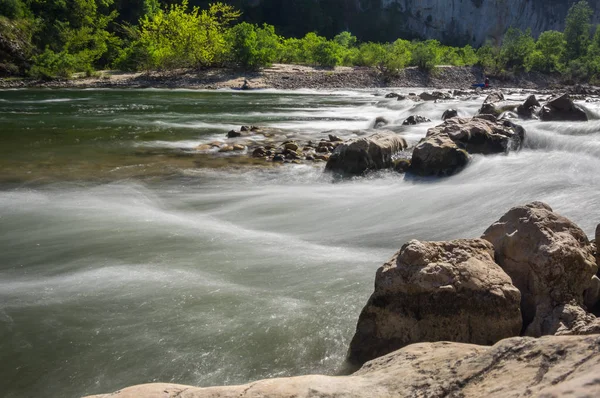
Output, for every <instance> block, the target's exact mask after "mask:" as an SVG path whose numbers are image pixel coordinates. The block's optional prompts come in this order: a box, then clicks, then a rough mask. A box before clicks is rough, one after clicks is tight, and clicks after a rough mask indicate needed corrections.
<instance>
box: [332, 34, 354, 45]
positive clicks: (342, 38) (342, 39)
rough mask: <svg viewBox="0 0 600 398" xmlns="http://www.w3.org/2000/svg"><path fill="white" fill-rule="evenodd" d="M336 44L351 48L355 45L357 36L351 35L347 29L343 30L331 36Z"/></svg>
mask: <svg viewBox="0 0 600 398" xmlns="http://www.w3.org/2000/svg"><path fill="white" fill-rule="evenodd" d="M333 41H335V42H336V43H337V44H339V45H340V46H342V47H344V48H351V47H354V46H355V45H356V42H357V38H356V36H352V33H350V32H348V31H344V32H342V33H340V34H338V35H336V36H335V37H334V38H333Z"/></svg>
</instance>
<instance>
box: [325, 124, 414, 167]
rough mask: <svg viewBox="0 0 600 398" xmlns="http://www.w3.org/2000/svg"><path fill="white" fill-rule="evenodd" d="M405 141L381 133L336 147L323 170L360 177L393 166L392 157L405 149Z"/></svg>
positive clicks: (387, 133) (394, 135)
mask: <svg viewBox="0 0 600 398" xmlns="http://www.w3.org/2000/svg"><path fill="white" fill-rule="evenodd" d="M406 147H407V144H406V140H405V139H404V138H402V137H401V136H399V135H398V134H396V133H394V132H381V133H376V134H373V135H371V136H369V137H364V138H356V139H353V140H350V141H348V142H346V143H344V144H341V145H338V146H337V148H336V149H335V151H334V152H333V154H332V155H331V157H330V158H329V160H328V162H327V165H326V166H325V170H327V171H331V172H334V173H337V174H342V175H361V174H364V173H365V172H367V171H371V170H381V169H388V168H392V167H393V166H394V164H393V162H392V156H393V155H395V154H396V153H398V152H400V151H402V150H404V149H406Z"/></svg>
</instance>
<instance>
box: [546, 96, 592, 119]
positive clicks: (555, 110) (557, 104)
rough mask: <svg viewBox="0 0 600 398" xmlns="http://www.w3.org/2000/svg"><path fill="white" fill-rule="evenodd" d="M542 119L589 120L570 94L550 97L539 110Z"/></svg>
mask: <svg viewBox="0 0 600 398" xmlns="http://www.w3.org/2000/svg"><path fill="white" fill-rule="evenodd" d="M539 116H540V119H541V120H542V121H545V122H550V121H571V122H577V121H579V122H587V120H588V117H587V114H586V113H585V111H584V110H583V109H582V108H581V107H579V106H577V105H575V103H574V102H573V100H572V99H571V97H569V94H562V95H557V96H554V97H552V98H550V99H549V100H548V101H546V103H544V105H543V106H542V109H541V110H540V112H539Z"/></svg>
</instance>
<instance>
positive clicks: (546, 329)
mask: <svg viewBox="0 0 600 398" xmlns="http://www.w3.org/2000/svg"><path fill="white" fill-rule="evenodd" d="M482 238H483V239H486V240H488V241H489V242H491V243H492V244H493V245H494V248H495V259H496V262H497V263H498V264H500V266H501V267H502V269H504V271H506V273H507V274H508V275H510V277H511V278H512V281H513V283H514V284H515V286H516V287H517V288H518V289H519V290H520V291H521V295H522V302H521V311H522V313H523V321H524V327H525V328H526V329H525V334H526V335H528V336H534V337H538V336H542V335H547V334H554V333H561V334H565V333H567V331H568V330H571V331H572V332H573V333H580V332H581V331H583V330H584V329H585V328H584V327H582V326H581V322H583V323H584V324H589V323H590V322H592V321H593V318H589V317H587V316H586V312H585V311H583V310H581V311H580V310H579V309H578V308H579V306H581V305H582V304H583V293H584V291H585V290H586V289H587V288H588V287H589V283H590V280H591V278H592V276H593V275H595V274H596V272H597V266H596V260H595V258H594V250H593V246H592V245H591V244H590V242H589V240H588V238H587V236H586V235H585V233H584V232H583V231H582V230H581V229H580V228H579V227H578V226H577V225H575V224H574V223H573V222H571V221H570V220H568V219H567V218H565V217H563V216H561V215H559V214H557V213H554V212H553V211H552V208H551V207H550V206H548V205H547V204H544V203H541V202H533V203H530V204H528V205H525V206H519V207H515V208H513V209H511V210H510V211H509V212H508V213H506V214H505V215H504V216H503V217H502V218H500V220H498V221H497V222H496V223H494V224H493V225H492V226H491V227H489V228H488V229H487V230H486V231H485V232H484V234H483V236H482Z"/></svg>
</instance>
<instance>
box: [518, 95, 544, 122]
mask: <svg viewBox="0 0 600 398" xmlns="http://www.w3.org/2000/svg"><path fill="white" fill-rule="evenodd" d="M540 107H541V105H540V103H539V101H538V100H537V98H535V95H533V94H531V95H530V96H529V97H527V99H526V100H525V102H523V103H522V104H521V105H519V106H518V107H517V109H516V111H517V115H519V116H520V117H522V118H524V119H531V118H532V117H534V115H535V113H536V111H537V110H538V109H539V108H540Z"/></svg>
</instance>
